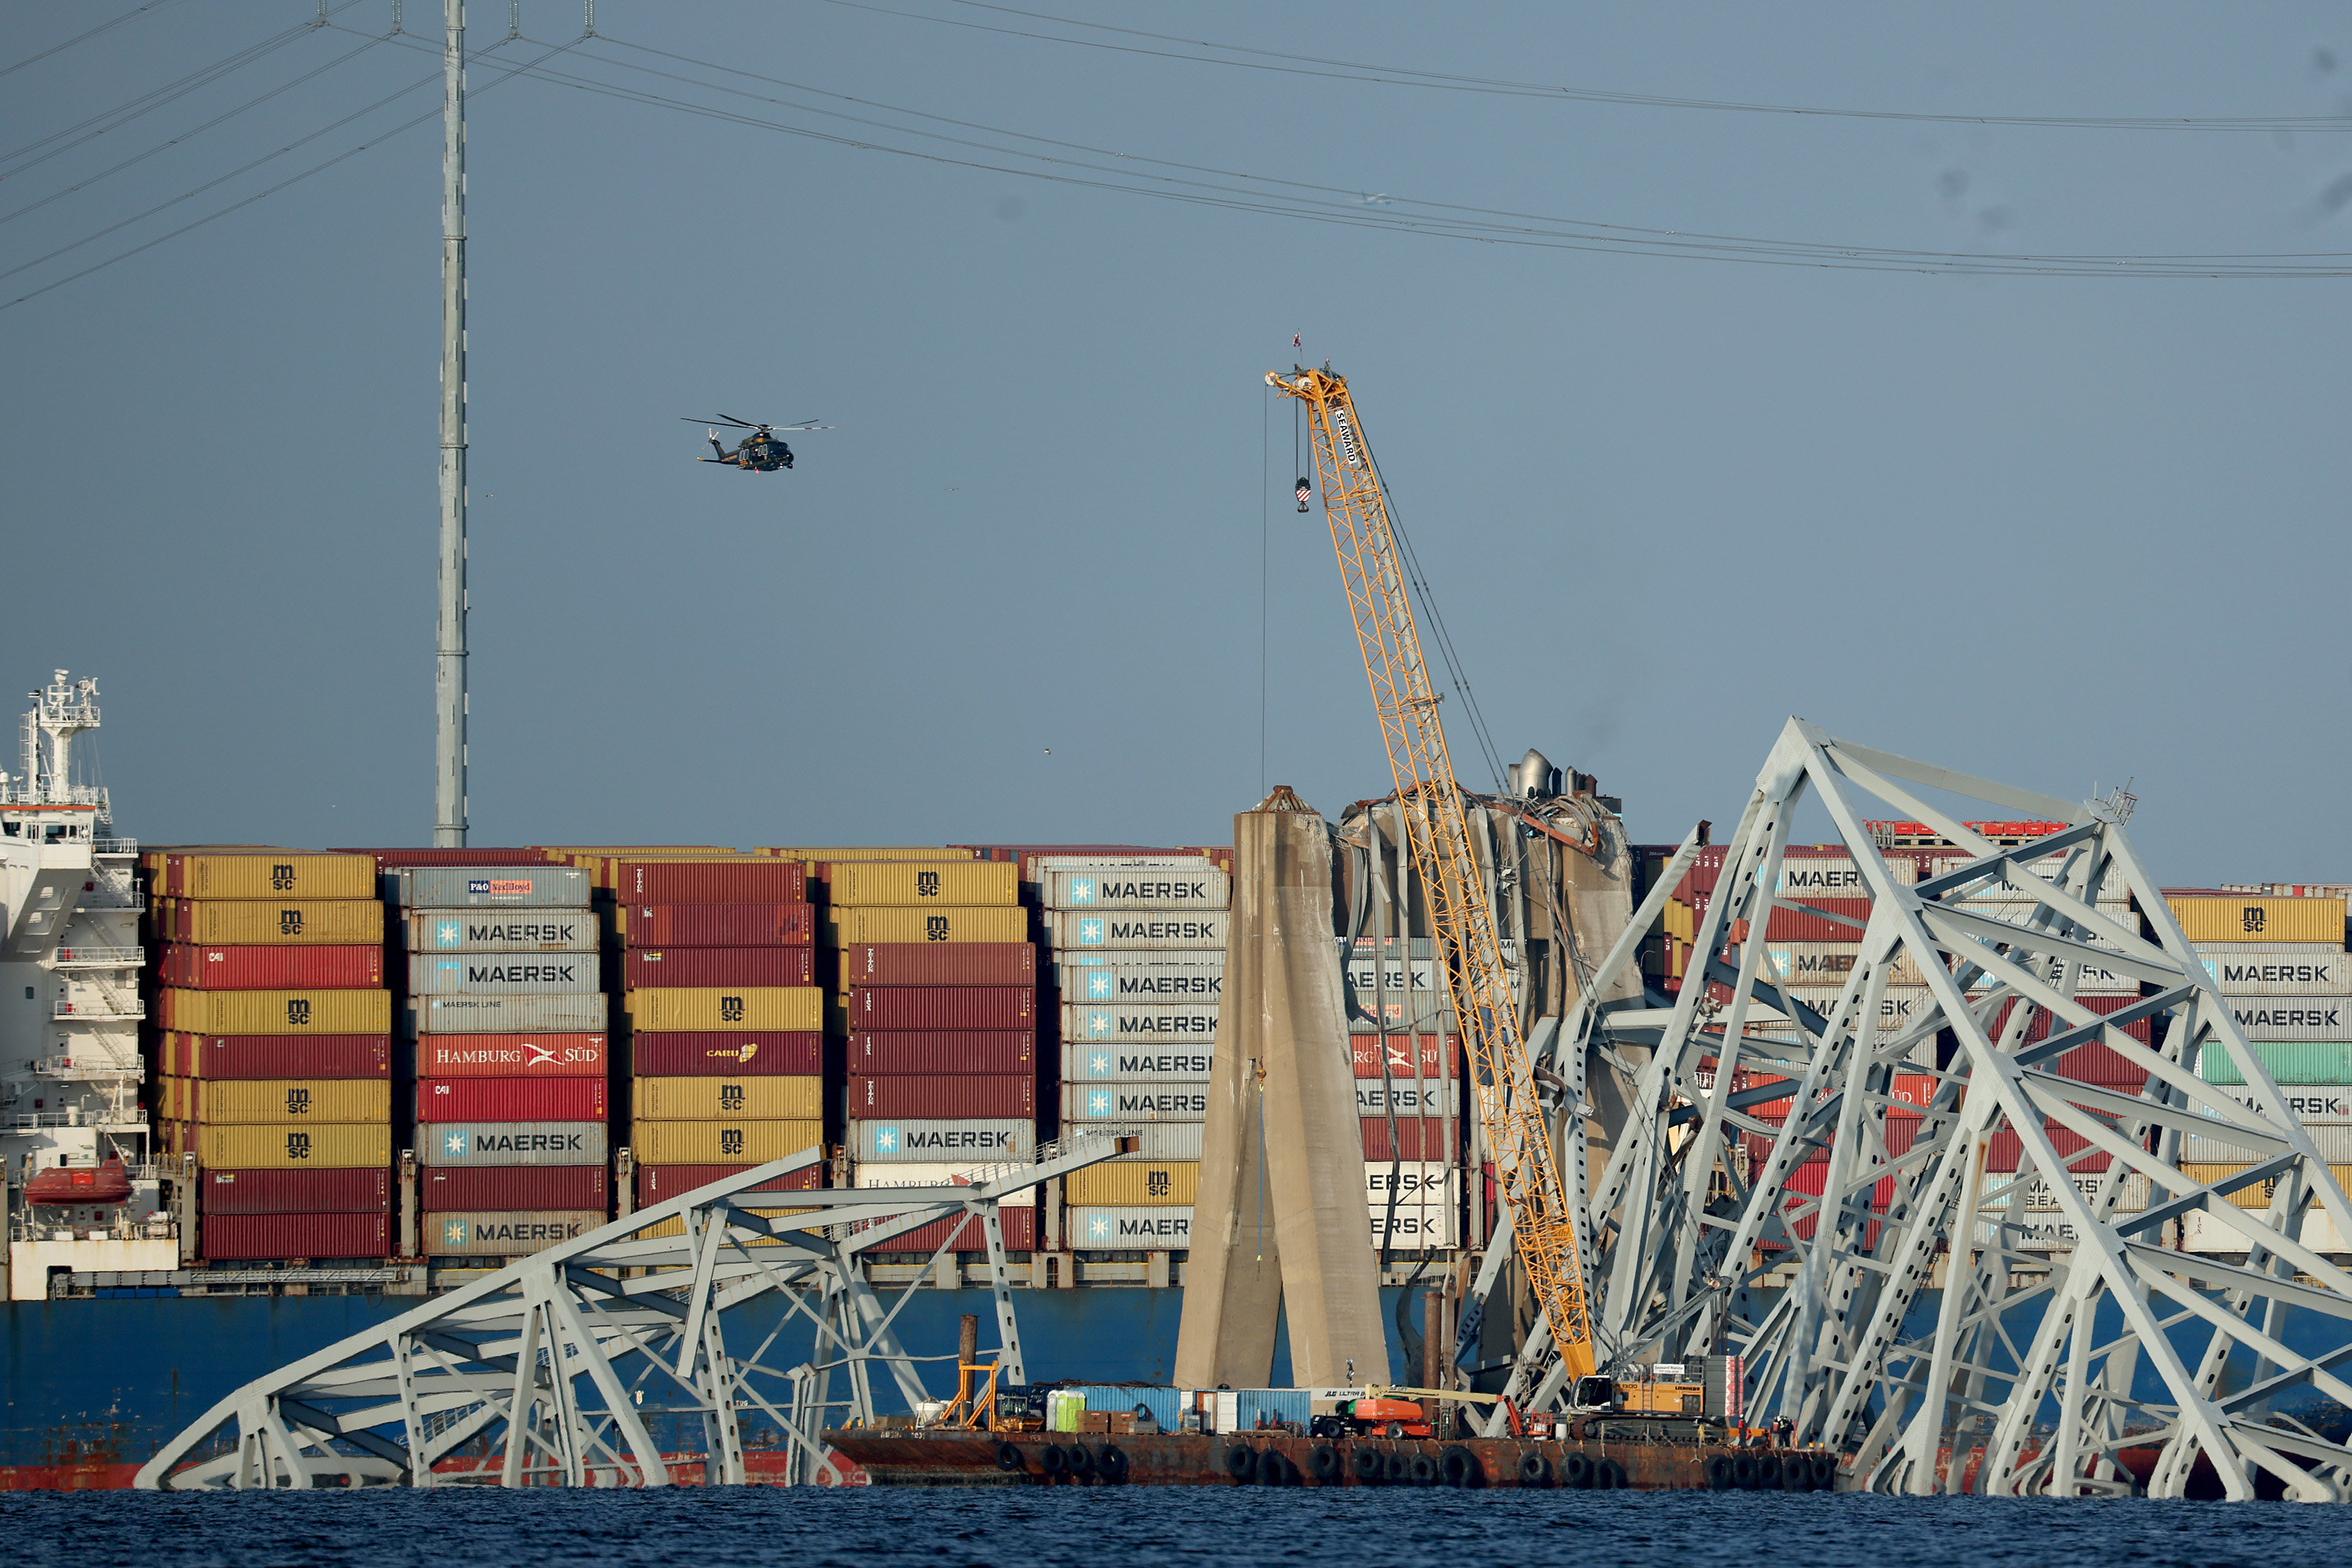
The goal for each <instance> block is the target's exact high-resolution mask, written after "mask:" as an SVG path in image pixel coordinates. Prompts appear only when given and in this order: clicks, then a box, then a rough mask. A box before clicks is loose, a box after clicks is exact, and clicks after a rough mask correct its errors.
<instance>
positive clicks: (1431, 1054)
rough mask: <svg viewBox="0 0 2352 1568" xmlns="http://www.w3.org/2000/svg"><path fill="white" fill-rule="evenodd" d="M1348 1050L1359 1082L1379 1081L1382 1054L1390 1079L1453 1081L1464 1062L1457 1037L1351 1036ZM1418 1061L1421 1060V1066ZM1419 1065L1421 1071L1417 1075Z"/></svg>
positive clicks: (1460, 1042) (1460, 1043)
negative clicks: (1385, 1059) (1386, 1063)
mask: <svg viewBox="0 0 2352 1568" xmlns="http://www.w3.org/2000/svg"><path fill="white" fill-rule="evenodd" d="M1348 1049H1349V1053H1350V1056H1351V1058H1352V1059H1353V1061H1354V1064H1355V1070H1356V1076H1357V1077H1358V1078H1370V1079H1377V1078H1379V1077H1380V1076H1381V1056H1382V1055H1383V1053H1385V1054H1386V1056H1387V1058H1388V1076H1389V1077H1391V1078H1402V1079H1412V1078H1415V1077H1419V1078H1423V1079H1432V1078H1452V1077H1454V1076H1455V1075H1456V1074H1457V1072H1458V1071H1459V1067H1458V1064H1459V1063H1460V1062H1461V1060H1462V1040H1461V1037H1460V1036H1458V1035H1349V1037H1348ZM1415 1057H1418V1058H1420V1060H1419V1062H1418V1064H1416V1063H1415V1061H1414V1058H1415ZM1416 1065H1418V1066H1419V1068H1420V1069H1421V1070H1420V1071H1419V1073H1417V1074H1416V1073H1415V1072H1414V1070H1413V1068H1414V1067H1415V1066H1416Z"/></svg>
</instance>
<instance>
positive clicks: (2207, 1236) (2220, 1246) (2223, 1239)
mask: <svg viewBox="0 0 2352 1568" xmlns="http://www.w3.org/2000/svg"><path fill="white" fill-rule="evenodd" d="M2239 1212H2240V1213H2241V1214H2242V1215H2244V1216H2245V1218H2247V1219H2249V1220H2251V1221H2252V1222H2253V1224H2254V1225H2256V1226H2260V1225H2261V1224H2262V1222H2263V1211H2262V1210H2260V1209H2251V1210H2241V1211H2239ZM2303 1244H2304V1246H2305V1247H2309V1248H2311V1250H2312V1251H2314V1252H2319V1253H2331V1252H2344V1251H2347V1250H2352V1249H2347V1247H2346V1246H2345V1242H2344V1238H2343V1237H2340V1236H2338V1235H2336V1217H2335V1216H2334V1215H2331V1214H2329V1213H2328V1212H2327V1211H2326V1209H2312V1210H2310V1211H2308V1212H2307V1213H2305V1215H2304V1216H2303ZM2250 1245H2251V1244H2250V1242H2249V1241H2248V1239H2247V1237H2246V1233H2245V1232H2244V1231H2243V1230H2241V1229H2239V1228H2238V1227H2237V1226H2233V1225H2231V1224H2230V1223H2229V1222H2228V1221H2227V1220H2225V1219H2223V1218H2222V1217H2221V1216H2220V1215H2210V1214H2207V1213H2206V1212H2205V1211H2204V1210H2202V1209H2199V1210H2195V1211H2193V1212H2191V1213H2189V1214H2185V1215H2181V1216H2180V1247H2181V1250H2182V1251H2184V1252H2195V1253H2202V1254H2204V1255H2206V1256H2207V1257H2214V1256H2220V1255H2235V1254H2238V1253H2242V1252H2244V1251H2246V1250H2247V1249H2248V1247H2249V1246H2250Z"/></svg>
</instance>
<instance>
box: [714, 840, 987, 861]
mask: <svg viewBox="0 0 2352 1568" xmlns="http://www.w3.org/2000/svg"><path fill="white" fill-rule="evenodd" d="M752 853H753V854H755V855H776V856H781V857H782V858H784V859H787V860H798V861H800V862H802V863H803V865H805V864H807V863H808V862H810V861H813V860H814V861H823V862H828V863H829V862H832V861H835V860H970V859H972V858H974V857H973V855H972V853H971V850H969V849H950V848H948V847H945V846H943V845H940V846H916V847H908V846H906V845H896V846H884V847H879V848H877V847H860V846H856V845H835V846H832V847H808V846H802V845H793V846H784V845H769V846H766V847H761V848H759V849H755V850H753V851H752ZM1005 864H1007V865H1011V864H1012V862H1011V861H1007V862H1005Z"/></svg>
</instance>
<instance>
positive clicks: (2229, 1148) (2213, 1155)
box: [2180, 1116, 2352, 1165]
mask: <svg viewBox="0 0 2352 1568" xmlns="http://www.w3.org/2000/svg"><path fill="white" fill-rule="evenodd" d="M2300 1120H2301V1121H2302V1122H2303V1130H2304V1131H2305V1132H2308V1133H2309V1134H2311V1141H2312V1142H2313V1143H2314V1144H2315V1146H2316V1147H2317V1148H2318V1150H2319V1157H2320V1158H2321V1159H2322V1160H2324V1161H2326V1163H2328V1164H2331V1165H2352V1119H2346V1118H2341V1117H2335V1118H2329V1119H2326V1120H2321V1119H2319V1118H2316V1117H2310V1116H2305V1117H2303V1118H2301V1119H2300ZM2217 1125H2218V1124H2217ZM2278 1152H2279V1151H2278V1150H2275V1149H2257V1148H2255V1147H2253V1146H2252V1144H2248V1143H2233V1142H2231V1141H2230V1135H2229V1132H2228V1131H2227V1130H2226V1129H2223V1130H2221V1131H2216V1132H2214V1133H2213V1134H2212V1135H2211V1136H2210V1137H2209V1136H2206V1135H2204V1134H2202V1133H2191V1134H2189V1136H2188V1137H2186V1138H2183V1139H2182V1140H2181V1141H2180V1163H2182V1164H2184V1165H2243V1164H2251V1163H2252V1162H2254V1161H2256V1160H2267V1159H2270V1158H2272V1157H2273V1155H2275V1154H2277V1153H2278Z"/></svg>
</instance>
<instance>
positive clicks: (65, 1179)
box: [25, 1159, 131, 1204]
mask: <svg viewBox="0 0 2352 1568" xmlns="http://www.w3.org/2000/svg"><path fill="white" fill-rule="evenodd" d="M130 1196H131V1173H130V1172H128V1171H126V1170H124V1169H123V1168H122V1162H121V1160H120V1159H109V1160H107V1161H105V1162H104V1163H100V1164H96V1165H51V1166H50V1167H48V1169H47V1170H45V1171H37V1172H35V1173H34V1174H33V1179H32V1180H31V1181H29V1182H26V1184H25V1201H26V1203H28V1204H119V1203H122V1202H124V1201H125V1200H127V1199H128V1198H129V1197H130Z"/></svg>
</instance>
